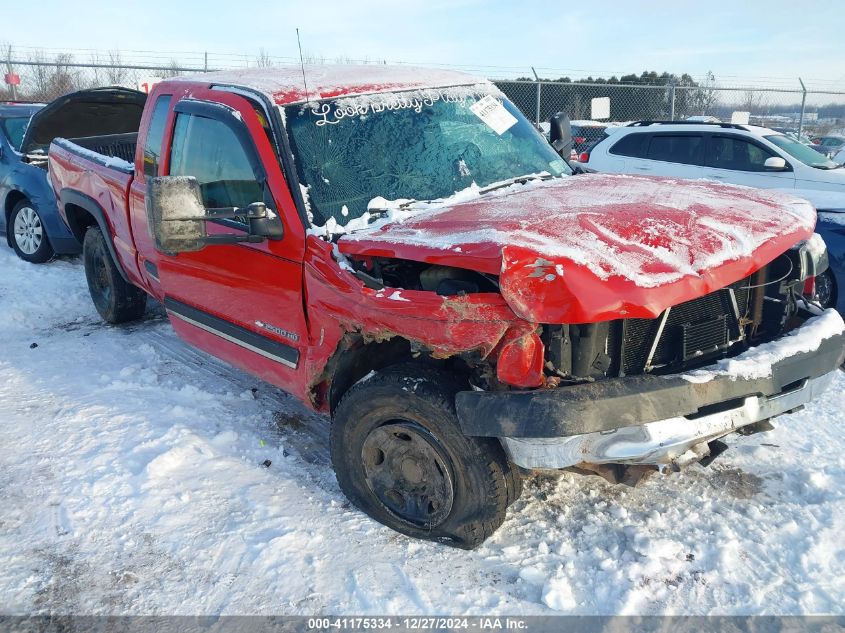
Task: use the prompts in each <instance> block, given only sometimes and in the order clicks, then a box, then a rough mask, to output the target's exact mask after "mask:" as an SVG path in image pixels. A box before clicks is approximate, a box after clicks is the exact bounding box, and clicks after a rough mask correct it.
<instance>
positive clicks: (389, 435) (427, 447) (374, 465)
mask: <svg viewBox="0 0 845 633" xmlns="http://www.w3.org/2000/svg"><path fill="white" fill-rule="evenodd" d="M361 458H362V461H363V464H364V473H365V477H366V482H367V486H368V487H369V489H370V491H371V492H372V493H373V494H374V495H375V497H376V498H377V499H378V500H379V502H380V503H381V504H382V505H383V506H384V507H385V508H386V509H387V510H388V511H389V512H390V513H391V514H393V515H395V516H397V517H398V518H400V519H402V520H403V521H406V522H408V523H410V524H412V525H414V526H416V527H423V528H434V527H436V526H438V525H440V524H441V523H443V521H445V520H446V518H447V517H448V516H449V513H450V512H451V511H452V504H453V503H454V500H455V492H454V485H453V479H452V473H451V472H450V469H449V466H448V462H447V460H446V459H445V451H444V450H443V448H442V447H441V446H440V443H439V442H438V441H437V439H436V438H435V437H434V436H433V435H432V434H431V433H429V432H428V431H427V430H426V429H425V428H423V427H422V426H420V425H419V424H416V423H413V422H405V421H395V422H389V423H387V424H384V425H382V426H379V427H376V428H374V429H373V430H372V431H370V433H369V434H368V435H367V438H366V439H365V440H364V444H363V446H362V448H361Z"/></svg>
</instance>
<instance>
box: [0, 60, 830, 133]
mask: <svg viewBox="0 0 845 633" xmlns="http://www.w3.org/2000/svg"><path fill="white" fill-rule="evenodd" d="M294 61H296V62H297V63H298V60H292V59H288V58H281V57H271V56H269V55H267V54H265V53H264V52H263V51H261V52H260V53H259V54H258V55H255V56H249V55H234V54H232V55H224V54H212V53H179V54H174V56H173V57H168V53H161V52H146V53H143V52H127V53H121V52H118V51H110V52H103V51H96V50H92V51H86V52H82V51H76V52H74V53H68V52H61V51H49V50H47V49H25V48H13V47H10V46H0V67H3V71H4V73H6V74H7V79H10V78H15V79H14V81H15V82H16V85H10V84H9V83H8V81H7V82H6V83H0V100H27V101H42V102H45V101H50V100H52V99H55V98H56V97H58V96H60V95H62V94H66V93H68V92H72V91H74V90H80V89H83V88H93V87H98V86H108V85H122V86H127V87H131V88H137V89H141V90H144V89H145V84H147V85H149V84H150V83H152V82H154V81H156V80H158V79H160V78H166V77H172V76H176V75H181V74H187V73H201V72H205V71H211V70H218V69H223V68H235V67H246V66H252V67H256V66H272V65H274V64H290V63H293V62H294ZM306 61H307V62H310V63H321V62H326V61H327V60H325V59H322V58H313V57H309V58H307V59H306ZM332 61H340V62H353V61H355V62H362V61H364V62H369V63H380V62H375V61H373V60H351V59H349V60H347V59H341V60H332ZM683 77H684V79H685V81H683V82H681V83H677V82H675V81H673V80H670V81H668V82H665V83H664V85H648V84H643V83H640V84H636V85H632V84H626V83H620V82H616V83H612V82H611V81H608V82H606V83H605V82H591V81H589V80H588V81H568V80H562V81H546V80H539V81H527V80H496V84H497V85H498V86H499V88H500V89H501V90H502V91H503V92H504V93H505V94H506V95H507V96H508V97H509V98H510V100H511V101H513V102H514V104H515V105H516V106H517V107H519V108H520V110H522V112H523V113H524V114H525V115H526V116H527V117H528V118H529V120H531V121H534V122H535V123H537V124H538V125H540V124H543V125H542V126H541V127H545V124H547V122H548V121H549V119H550V117H551V116H552V115H554V114H555V113H557V112H565V113H566V114H567V115H568V116H569V118H570V119H571V120H591V119H596V118H600V120H601V121H602V122H605V123H617V124H618V123H626V122H629V121H639V120H683V119H689V118H690V117H698V118H703V119H704V120H708V119H706V117H712V118H713V119H718V120H719V121H725V122H730V121H731V120H732V119H733V118H734V117H735V116H736V114H735V113H748V117H749V122H750V123H755V124H759V125H765V126H767V127H777V128H783V129H789V130H793V131H795V132H798V131H799V130H800V131H802V132H804V133H805V134H808V135H824V134H828V133H830V132H839V131H843V129H845V91H835V90H807V89H805V88H804V85H803V83H800V84H799V83H798V82H796V87H795V88H784V87H765V86H762V87H761V86H753V87H743V86H726V85H719V84H717V83H716V81H715V78H713V76H712V75H709V76H708V77H706V78H704V79H703V80H701V81H698V82H694V81H692V80H691V79H690V78H689V77H688V76H687V75H684V76H683ZM799 81H800V80H799ZM18 82H19V83H18ZM601 98H604V99H605V100H606V103H605V105H609V112H604V113H602V116H601V117H597V116H596V112H595V111H594V107H595V106H594V104H595V100H596V99H601ZM607 101H609V104H608V103H607Z"/></svg>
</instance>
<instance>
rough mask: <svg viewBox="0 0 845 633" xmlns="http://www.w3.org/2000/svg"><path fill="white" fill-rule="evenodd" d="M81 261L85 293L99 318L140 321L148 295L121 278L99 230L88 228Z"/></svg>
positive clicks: (117, 320)
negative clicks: (86, 288) (85, 284)
mask: <svg viewBox="0 0 845 633" xmlns="http://www.w3.org/2000/svg"><path fill="white" fill-rule="evenodd" d="M82 258H83V260H84V261H85V277H86V279H87V280H88V292H90V293H91V299H92V300H93V301H94V306H95V307H96V308H97V312H99V313H100V316H101V317H103V319H104V320H105V321H108V322H109V323H124V322H126V321H133V320H135V319H140V318H141V316H143V314H144V308H145V307H146V305H147V295H146V293H145V292H144V291H143V290H141V289H140V288H138V287H136V286H133V285H132V284H130V283H128V282H127V281H126V280H125V279H124V278H123V277H122V276H121V274H120V271H119V270H118V269H117V266H115V264H114V262H113V261H112V258H111V254H110V253H109V250H108V246H107V245H106V238H105V237H103V234H102V232H101V231H100V229H99V228H98V227H95V226H92V227H89V229H88V231H87V232H86V233H85V240H84V241H83V244H82Z"/></svg>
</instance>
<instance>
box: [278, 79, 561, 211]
mask: <svg viewBox="0 0 845 633" xmlns="http://www.w3.org/2000/svg"><path fill="white" fill-rule="evenodd" d="M491 90H493V91H495V88H492V87H490V86H485V85H481V86H466V87H462V88H444V89H442V90H426V91H413V92H402V93H390V94H380V95H368V96H365V97H354V98H347V99H339V100H337V101H323V102H320V103H317V104H314V103H310V104H307V105H295V106H287V107H286V108H285V118H286V124H287V128H288V130H289V134H290V139H291V147H292V150H293V152H294V156H295V158H296V168H297V172H298V176H299V181H300V182H301V183H303V185H304V186H306V187H307V188H308V201H309V206H310V214H311V216H312V217H311V221H312V223H313V224H314V225H316V226H322V225H324V224H326V222H327V221H328V220H329V219H331V218H334V220H336V221H337V223H338V224H340V225H345V224H347V223H348V222H349V221H350V220H354V219H356V218H360V217H362V216H363V215H364V214H365V213H366V212H367V206H368V203H369V202H370V201H371V200H373V199H374V198H376V197H381V198H384V199H386V200H400V199H413V200H435V199H438V198H445V197H448V196H450V195H452V194H453V193H455V192H456V191H460V190H462V189H466V188H467V187H469V186H471V185H472V184H473V183H474V184H475V185H477V186H478V187H485V186H487V185H490V184H493V183H497V182H501V181H503V180H508V179H513V178H517V177H519V176H525V175H529V174H541V173H547V174H551V175H552V176H560V175H562V174H570V173H571V170H570V169H569V166H568V165H567V164H566V162H565V161H563V160H562V159H561V158H560V157H559V156H558V155H557V153H555V151H554V150H553V149H552V148H551V146H550V145H549V144H548V143H547V142H546V141H545V140H544V139H543V137H542V136H541V135H540V134H539V133H538V132H537V131H536V130H535V129H534V127H533V126H532V125H531V124H530V123H529V122H528V121H527V120H526V119H525V117H524V116H523V115H522V114H521V113H520V112H519V110H517V109H516V107H515V106H514V105H513V104H511V103H510V102H509V101H508V100H507V99H504V98H503V97H501V96H498V93H497V96H495V97H493V96H490V95H489V93H490V91H491ZM476 112H478V114H476Z"/></svg>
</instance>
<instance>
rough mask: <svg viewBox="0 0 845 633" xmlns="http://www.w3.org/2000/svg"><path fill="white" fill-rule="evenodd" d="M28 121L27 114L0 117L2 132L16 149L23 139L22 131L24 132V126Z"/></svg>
mask: <svg viewBox="0 0 845 633" xmlns="http://www.w3.org/2000/svg"><path fill="white" fill-rule="evenodd" d="M28 123H29V117H28V116H21V117H9V118H8V119H0V128H3V134H5V135H6V138H7V139H9V143H11V144H12V147H14V148H15V149H16V150H18V149H20V147H21V142H22V141H23V133H24V132H26V126H27V124H28Z"/></svg>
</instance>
